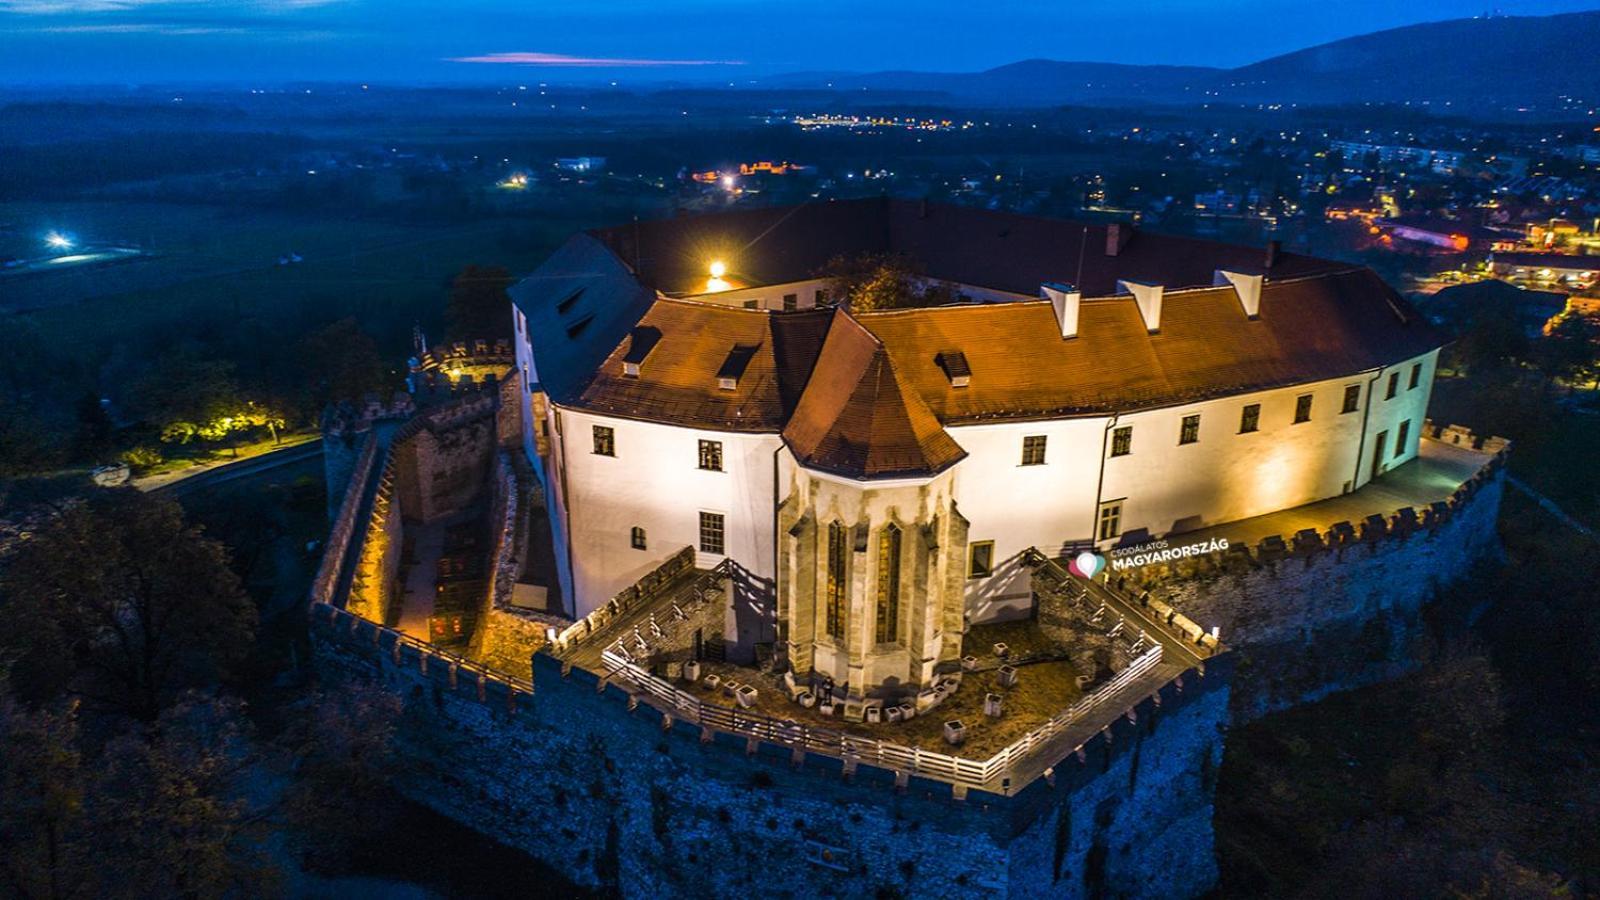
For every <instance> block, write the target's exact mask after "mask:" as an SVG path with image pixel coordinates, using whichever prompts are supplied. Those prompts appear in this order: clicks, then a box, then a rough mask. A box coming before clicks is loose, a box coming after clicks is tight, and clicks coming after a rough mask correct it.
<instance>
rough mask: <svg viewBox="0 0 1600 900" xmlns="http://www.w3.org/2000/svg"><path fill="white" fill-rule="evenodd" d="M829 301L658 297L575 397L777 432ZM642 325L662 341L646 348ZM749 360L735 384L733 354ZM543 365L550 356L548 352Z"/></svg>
mask: <svg viewBox="0 0 1600 900" xmlns="http://www.w3.org/2000/svg"><path fill="white" fill-rule="evenodd" d="M829 315H830V312H829V311H828V310H807V311H804V312H793V313H787V314H785V315H781V316H778V315H772V314H770V313H767V312H764V311H762V310H753V309H742V308H737V307H728V306H713V305H710V304H705V303H695V302H692V301H684V300H666V299H660V300H656V301H655V303H653V304H652V305H651V306H650V307H649V309H648V310H646V311H645V313H644V315H643V316H641V317H640V318H639V320H638V323H637V324H636V325H634V326H633V327H632V328H631V329H629V330H627V331H625V332H624V333H623V334H622V335H621V336H620V337H618V336H613V340H615V341H616V343H615V346H614V347H613V348H612V349H611V352H610V353H609V354H608V355H607V356H605V357H604V358H603V359H602V360H601V361H600V362H599V363H598V364H597V365H596V366H595V367H594V369H593V371H592V372H591V373H590V375H589V378H588V379H587V380H586V382H585V383H584V384H583V385H582V387H581V389H579V390H577V391H576V392H574V393H573V394H572V395H571V396H569V397H567V398H565V402H568V403H572V404H575V405H578V406H582V407H584V408H585V409H590V410H593V411H595V412H601V413H609V414H611V415H617V416H622V417H624V418H630V419H643V420H647V421H659V422H669V423H672V424H675V425H687V426H693V427H701V428H712V429H717V430H724V431H760V432H777V431H780V430H782V428H783V423H784V422H786V421H787V420H788V418H789V414H790V413H791V412H792V411H793V410H794V408H795V404H797V403H798V402H799V400H800V395H801V392H802V390H804V388H805V384H806V379H807V378H808V377H810V375H811V369H812V365H813V363H815V362H816V359H817V352H818V351H819V350H820V349H821V347H822V341H823V336H824V334H825V333H826V331H827V327H828V318H829ZM640 335H649V336H650V340H651V341H652V343H651V346H650V350H649V352H648V354H644V355H643V357H642V361H640V362H639V364H638V374H637V375H629V374H628V373H627V369H626V368H625V367H624V365H623V363H624V362H625V361H629V359H630V357H633V356H639V355H640V354H638V353H635V352H634V350H635V348H634V345H635V343H636V342H637V341H638V340H639V336H640ZM732 356H737V358H738V361H739V365H740V368H739V370H738V372H737V374H736V375H735V378H734V382H733V384H734V386H733V388H732V389H731V390H730V389H726V388H724V387H723V386H722V385H723V383H724V382H723V379H724V377H726V376H727V374H728V370H727V365H728V361H729V359H730V357H732ZM540 365H541V367H542V366H543V363H542V362H541V364H540Z"/></svg>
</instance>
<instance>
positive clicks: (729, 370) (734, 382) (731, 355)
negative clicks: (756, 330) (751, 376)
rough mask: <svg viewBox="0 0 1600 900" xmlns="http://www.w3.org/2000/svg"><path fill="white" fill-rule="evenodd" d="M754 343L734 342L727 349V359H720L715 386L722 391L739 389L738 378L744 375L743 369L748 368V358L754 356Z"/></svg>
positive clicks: (755, 348) (756, 348)
mask: <svg viewBox="0 0 1600 900" xmlns="http://www.w3.org/2000/svg"><path fill="white" fill-rule="evenodd" d="M758 349H759V348H758V347H757V346H756V345H754V344H734V345H733V349H732V350H729V351H728V357H727V359H724V360H723V361H722V368H720V369H718V370H717V388H718V389H719V390H724V391H734V390H738V389H739V379H740V378H743V377H744V370H745V369H747V368H749V366H750V360H752V359H754V358H755V355H756V350H758Z"/></svg>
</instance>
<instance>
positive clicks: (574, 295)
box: [510, 234, 655, 401]
mask: <svg viewBox="0 0 1600 900" xmlns="http://www.w3.org/2000/svg"><path fill="white" fill-rule="evenodd" d="M510 293H511V302H512V303H513V304H514V305H515V306H516V307H517V309H518V310H520V311H521V312H522V315H523V317H524V318H526V319H527V322H528V342H529V344H530V345H531V346H532V348H533V358H534V364H535V365H536V366H537V367H538V371H537V372H533V373H531V377H532V379H533V380H534V381H535V382H537V384H538V386H539V387H541V388H542V389H543V390H544V391H545V393H547V394H549V395H550V396H551V397H552V398H554V399H556V400H558V401H562V400H567V399H569V398H571V397H573V396H575V395H576V394H577V392H579V391H580V390H581V389H582V388H583V386H584V384H585V383H586V382H587V381H588V379H589V377H590V375H591V374H592V373H593V372H594V370H595V367H596V366H597V365H599V363H600V361H601V360H603V359H605V357H606V355H607V354H608V353H610V352H611V350H612V348H614V347H615V346H616V344H617V341H618V340H620V339H621V338H622V336H623V335H626V334H628V332H629V330H630V329H631V328H633V326H634V324H635V323H637V322H638V321H639V318H640V317H641V316H643V315H644V314H645V312H646V311H647V310H648V309H649V308H650V304H651V303H652V302H653V301H654V300H655V292H654V291H651V290H650V289H649V288H646V287H645V286H644V285H641V284H640V283H639V282H638V280H637V279H635V278H634V277H633V273H631V272H629V271H628V269H627V267H626V266H624V265H622V263H621V262H620V261H619V260H618V259H617V257H616V255H615V254H613V253H611V251H609V250H607V249H606V247H605V245H603V244H601V243H600V242H599V241H597V240H595V239H594V238H592V237H590V236H588V235H586V234H579V235H574V236H573V237H572V238H571V239H570V240H568V241H567V242H566V243H565V244H562V245H561V247H560V249H558V250H556V252H555V253H554V254H552V255H551V257H550V258H549V259H548V260H546V261H545V263H544V265H542V266H540V267H539V271H537V272H535V273H534V274H533V275H532V276H530V277H528V278H524V279H522V280H521V281H519V282H517V283H516V284H515V285H513V286H512V287H511V292H510Z"/></svg>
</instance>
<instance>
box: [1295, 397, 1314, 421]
mask: <svg viewBox="0 0 1600 900" xmlns="http://www.w3.org/2000/svg"><path fill="white" fill-rule="evenodd" d="M1309 421H1311V395H1310V394H1301V395H1300V396H1298V397H1296V398H1294V423H1295V424H1296V425H1299V424H1300V423H1301V422H1309Z"/></svg>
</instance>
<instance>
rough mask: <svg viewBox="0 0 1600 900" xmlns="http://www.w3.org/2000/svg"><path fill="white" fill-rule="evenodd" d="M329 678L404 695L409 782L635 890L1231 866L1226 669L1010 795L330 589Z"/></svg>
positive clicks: (876, 888)
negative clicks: (1219, 831)
mask: <svg viewBox="0 0 1600 900" xmlns="http://www.w3.org/2000/svg"><path fill="white" fill-rule="evenodd" d="M312 637H313V646H314V656H315V659H316V661H317V665H318V668H319V671H320V673H321V675H322V677H323V678H324V680H326V681H329V682H333V683H337V682H340V681H343V680H347V679H356V678H361V679H375V680H376V681H378V682H380V683H381V684H384V685H386V686H387V687H388V688H389V689H391V690H393V691H395V692H396V693H397V694H399V695H400V696H401V697H402V698H404V701H405V707H404V713H403V715H402V724H401V728H400V738H399V740H400V744H401V748H402V752H403V753H405V754H406V755H407V756H408V757H409V764H408V765H407V766H406V767H405V771H406V772H407V773H408V774H407V775H406V776H405V779H406V780H405V781H404V782H403V783H402V784H401V785H400V787H401V788H402V790H404V791H405V792H406V793H408V794H409V795H410V796H412V797H413V798H414V799H416V800H418V801H419V802H422V803H425V804H428V805H430V806H432V807H434V808H435V809H438V810H439V811H440V812H442V813H444V814H446V815H449V816H451V817H452V818H455V819H457V820H458V821H461V822H464V823H466V824H468V825H470V826H472V827H474V828H477V829H478V830H480V831H482V832H484V833H485V834H488V835H492V836H493V837H494V838H495V839H496V840H499V841H502V842H504V843H507V844H510V845H512V846H515V847H517V848H519V849H522V850H524V851H525V852H528V853H530V854H532V855H533V856H536V857H538V858H540V859H542V860H544V861H546V862H548V863H549V864H551V865H552V866H555V867H556V868H557V869H559V870H560V871H562V872H563V873H564V874H565V875H566V876H567V877H568V878H570V879H572V880H573V881H575V882H577V883H579V884H581V885H585V886H589V887H592V888H598V889H602V890H614V891H616V892H618V893H620V894H621V895H623V896H648V897H663V896H683V897H687V896H729V895H736V894H755V893H759V894H760V895H763V896H775V897H814V896H874V895H878V896H884V895H890V896H918V897H921V896H928V897H945V896H1007V895H1009V896H1045V895H1049V896H1058V897H1089V896H1117V895H1146V896H1150V895H1162V896H1180V897H1181V896H1191V895H1194V894H1197V893H1200V892H1202V891H1204V890H1205V889H1207V888H1208V887H1209V886H1210V885H1211V883H1212V882H1213V880H1214V878H1215V863H1214V861H1213V860H1212V857H1211V850H1210V847H1211V832H1210V820H1211V812H1210V807H1211V800H1210V796H1211V793H1210V780H1211V779H1212V778H1214V772H1215V763H1216V755H1217V753H1219V752H1220V749H1219V748H1220V738H1219V737H1218V732H1219V729H1220V728H1221V725H1222V722H1223V719H1224V717H1225V716H1226V713H1227V694H1228V691H1227V684H1228V682H1227V679H1228V670H1227V665H1226V663H1225V659H1226V658H1225V657H1224V658H1223V660H1224V661H1219V660H1213V661H1212V662H1210V663H1208V674H1207V675H1206V676H1204V677H1201V676H1199V675H1198V674H1197V673H1195V672H1192V671H1191V672H1187V673H1185V674H1184V675H1183V677H1182V678H1181V679H1179V682H1178V683H1175V684H1169V685H1167V686H1166V687H1164V688H1163V689H1162V690H1161V691H1160V692H1159V693H1158V694H1157V695H1154V696H1153V697H1151V698H1148V699H1146V700H1145V701H1143V702H1141V703H1140V704H1138V705H1137V706H1136V707H1135V708H1134V709H1132V710H1130V711H1129V713H1128V714H1127V715H1125V716H1123V717H1120V718H1118V719H1117V720H1116V721H1115V722H1114V723H1113V724H1112V725H1111V726H1108V728H1107V729H1106V730H1105V731H1103V732H1102V733H1101V734H1100V735H1098V736H1097V737H1095V738H1093V739H1092V740H1090V741H1089V742H1088V743H1086V744H1085V745H1084V746H1083V748H1082V751H1081V752H1080V753H1076V754H1068V756H1067V758H1066V759H1065V760H1063V761H1062V762H1061V763H1059V764H1058V765H1057V766H1056V767H1055V769H1054V771H1053V772H1052V773H1051V774H1050V775H1049V776H1048V777H1046V778H1040V779H1037V780H1035V781H1034V782H1033V783H1032V784H1030V785H1029V786H1028V787H1026V788H1025V789H1023V790H1021V791H1020V792H1019V793H1018V794H1016V795H1014V796H1010V797H1006V796H1000V795H994V794H988V793H984V792H981V791H977V790H971V791H966V792H964V799H963V798H961V797H958V794H961V793H962V792H960V791H956V790H954V789H952V787H951V786H950V785H948V784H944V783H940V782H936V781H931V780H926V779H922V778H910V779H908V780H907V781H906V782H905V784H904V785H903V786H901V787H897V786H896V776H895V774H894V773H892V772H889V771H887V770H882V769H876V768H873V767H871V766H865V765H862V766H859V767H856V768H855V770H854V771H853V772H851V773H848V774H847V773H846V772H845V771H844V767H843V763H842V762H841V761H840V760H838V759H835V758H831V757H826V756H821V755H817V754H811V755H804V756H802V757H801V760H800V762H799V763H798V764H797V762H796V759H795V756H794V754H793V751H792V750H791V749H790V748H788V747H785V746H779V745H773V744H766V743H759V742H754V743H752V742H748V741H747V740H746V739H745V738H743V737H738V736H735V735H730V734H724V733H715V734H712V733H707V732H703V731H702V730H701V729H700V727H699V726H695V725H692V724H690V723H688V722H684V721H672V722H670V723H668V724H666V725H664V719H663V716H662V714H661V713H660V712H658V711H656V710H655V709H653V708H652V707H650V706H648V705H647V704H644V703H639V702H636V701H634V700H633V699H632V698H630V697H629V696H628V694H627V693H626V692H624V691H623V690H622V689H621V688H620V687H618V686H616V685H610V684H607V683H605V682H603V681H602V680H600V679H598V678H597V677H596V676H594V675H593V674H590V673H588V672H585V671H583V670H581V669H574V670H571V671H570V672H568V673H567V674H563V673H562V670H561V663H560V662H559V661H557V660H555V659H554V658H552V657H549V656H547V655H544V654H540V655H538V656H537V657H535V660H534V665H533V675H534V692H533V693H532V694H529V693H527V692H526V691H520V690H517V689H515V688H513V687H511V686H510V685H509V684H508V683H506V682H504V681H501V680H498V679H495V678H492V677H485V678H481V679H480V678H479V676H477V675H475V674H472V673H469V672H467V671H466V670H464V669H453V668H452V667H451V666H450V665H449V661H448V660H446V659H445V658H443V657H438V656H432V655H430V654H428V653H427V651H426V650H423V649H420V648H418V647H416V646H414V645H410V644H397V643H396V642H395V637H394V633H393V632H390V631H387V630H385V629H378V628H376V627H375V626H374V625H373V624H372V623H370V622H363V621H359V620H356V619H354V618H353V617H351V616H349V615H348V614H346V613H343V612H339V611H335V610H333V609H332V608H330V607H327V606H319V607H317V608H315V609H314V610H313V616H312Z"/></svg>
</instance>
